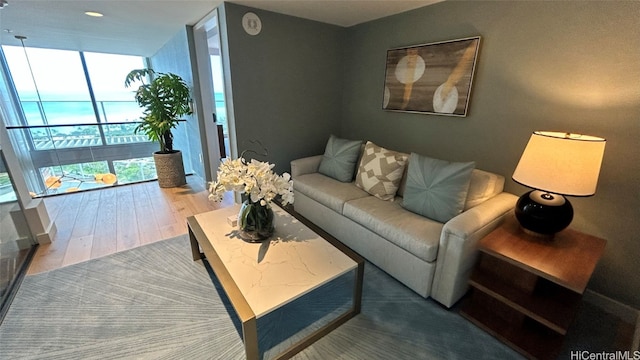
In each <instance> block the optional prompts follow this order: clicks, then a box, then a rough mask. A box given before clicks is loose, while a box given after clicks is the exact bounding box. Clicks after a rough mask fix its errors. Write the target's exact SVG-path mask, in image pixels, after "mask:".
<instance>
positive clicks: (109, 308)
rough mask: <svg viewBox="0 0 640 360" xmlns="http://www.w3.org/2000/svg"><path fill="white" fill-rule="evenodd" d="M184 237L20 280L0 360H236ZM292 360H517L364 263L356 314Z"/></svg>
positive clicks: (221, 304)
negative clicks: (361, 287)
mask: <svg viewBox="0 0 640 360" xmlns="http://www.w3.org/2000/svg"><path fill="white" fill-rule="evenodd" d="M230 309H231V308H230V305H229V302H228V300H227V299H226V296H225V295H224V292H223V291H222V290H221V288H220V286H219V284H217V281H216V279H215V277H214V276H213V275H212V273H211V271H210V269H209V268H208V266H206V263H205V262H203V261H195V262H194V261H193V260H192V259H191V250H190V247H189V241H188V238H187V236H180V237H177V238H173V239H168V240H164V241H160V242H156V243H153V244H149V245H145V246H142V247H139V248H135V249H132V250H128V251H124V252H121V253H116V254H113V255H110V256H106V257H104V258H100V259H95V260H90V261H87V262H84V263H80V264H76V265H72V266H68V267H65V268H61V269H57V270H53V271H50V272H47V273H42V274H37V275H29V276H27V277H26V278H25V279H24V282H23V283H22V286H21V287H20V289H19V291H18V293H17V295H16V297H15V299H14V301H13V303H12V305H11V307H10V308H9V311H8V313H7V315H6V317H5V319H4V321H3V323H2V324H1V325H0V344H1V345H0V359H244V358H245V356H244V347H243V344H242V339H241V335H240V333H239V331H238V326H237V319H234V315H233V312H232V311H230ZM294 358H295V359H385V360H386V359H520V358H521V357H520V356H519V355H518V354H517V353H515V352H514V351H513V350H511V349H510V348H508V347H507V346H505V345H503V344H502V343H500V342H499V341H497V340H496V339H494V338H493V337H491V336H490V335H488V334H487V333H485V332H483V331H482V330H480V329H478V328H476V327H475V326H474V325H472V324H471V323H469V322H468V321H467V320H465V319H464V318H462V317H461V316H460V315H458V314H457V313H456V312H455V311H451V310H446V309H444V308H443V307H442V306H440V305H439V304H437V303H435V302H434V301H431V300H425V299H423V298H421V297H420V296H418V295H416V294H415V293H413V292H412V291H411V290H409V289H408V288H406V287H405V286H403V285H402V284H400V283H399V282H397V281H396V280H394V279H393V278H391V277H389V276H388V275H387V274H386V273H384V272H383V271H381V270H379V269H378V268H376V267H375V266H373V265H372V264H370V263H366V266H365V276H364V288H363V299H362V312H361V314H359V315H357V316H356V317H355V318H353V319H351V320H349V321H348V322H347V323H345V324H344V325H342V326H340V327H339V328H338V329H336V330H334V331H333V332H331V333H330V334H329V335H327V336H325V337H324V338H322V339H320V340H319V341H317V342H316V343H314V344H313V345H311V346H310V347H308V348H307V349H305V350H303V351H302V352H300V353H299V354H297V355H296V356H295V357H294Z"/></svg>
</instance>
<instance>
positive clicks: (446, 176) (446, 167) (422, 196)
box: [402, 153, 475, 223]
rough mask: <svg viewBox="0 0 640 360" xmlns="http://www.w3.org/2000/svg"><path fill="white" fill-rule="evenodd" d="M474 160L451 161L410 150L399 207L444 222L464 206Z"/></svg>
mask: <svg viewBox="0 0 640 360" xmlns="http://www.w3.org/2000/svg"><path fill="white" fill-rule="evenodd" d="M474 168H475V163H474V162H466V163H454V162H448V161H444V160H438V159H432V158H429V157H426V156H421V155H418V154H415V153H412V154H411V156H410V157H409V168H408V170H407V185H406V189H405V191H404V197H403V199H402V206H403V207H404V208H405V209H407V210H409V211H411V212H414V213H416V214H420V215H422V216H426V217H428V218H430V219H433V220H436V221H439V222H442V223H445V222H447V221H449V220H451V219H452V218H453V217H455V216H456V215H458V214H460V213H461V212H462V210H463V209H464V203H465V200H466V198H467V191H468V190H469V182H470V181H471V172H472V171H473V169H474Z"/></svg>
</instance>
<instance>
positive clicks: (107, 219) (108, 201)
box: [91, 188, 118, 259]
mask: <svg viewBox="0 0 640 360" xmlns="http://www.w3.org/2000/svg"><path fill="white" fill-rule="evenodd" d="M99 193H100V206H99V209H98V218H97V219H96V223H95V226H94V231H93V246H92V247H91V258H92V259H95V258H99V257H101V256H105V255H109V254H113V253H115V252H116V251H117V234H116V231H117V228H118V221H117V220H118V217H117V212H118V209H117V203H116V196H117V189H116V188H107V189H103V190H100V191H99Z"/></svg>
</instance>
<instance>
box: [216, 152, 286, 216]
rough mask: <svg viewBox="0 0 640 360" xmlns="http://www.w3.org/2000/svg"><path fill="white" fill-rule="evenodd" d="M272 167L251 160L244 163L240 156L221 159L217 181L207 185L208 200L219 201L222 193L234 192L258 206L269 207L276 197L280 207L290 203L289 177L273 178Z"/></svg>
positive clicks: (275, 176) (274, 175) (272, 165)
mask: <svg viewBox="0 0 640 360" xmlns="http://www.w3.org/2000/svg"><path fill="white" fill-rule="evenodd" d="M274 166H275V165H274V164H269V163H267V162H262V161H257V160H255V159H252V160H251V161H250V162H249V163H247V161H246V160H245V159H243V158H242V157H240V158H239V159H235V160H231V159H225V160H224V161H223V162H222V163H221V164H220V167H219V168H218V180H217V181H215V182H211V183H209V200H212V201H216V202H220V201H222V197H223V196H224V193H225V192H227V191H238V192H242V193H244V194H245V195H246V196H247V197H248V198H249V199H250V200H251V202H253V203H258V202H259V203H260V205H262V206H267V205H270V204H271V201H272V200H273V199H275V197H276V196H278V195H280V196H281V197H282V198H281V199H282V205H287V204H293V180H291V175H289V174H288V173H283V174H282V175H280V176H279V175H277V174H276V173H274V172H273V170H272V169H273V167H274Z"/></svg>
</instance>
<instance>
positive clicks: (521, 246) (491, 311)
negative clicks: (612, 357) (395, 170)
mask: <svg viewBox="0 0 640 360" xmlns="http://www.w3.org/2000/svg"><path fill="white" fill-rule="evenodd" d="M605 244H606V241H605V240H603V239H600V238H597V237H595V236H591V235H587V234H584V233H581V232H579V231H575V230H572V229H565V230H563V231H561V232H559V233H557V234H556V235H555V237H554V238H553V239H552V240H549V239H545V238H541V237H536V236H533V235H530V234H527V233H525V232H524V231H523V230H522V228H520V225H519V224H518V222H517V220H516V219H515V216H513V215H511V216H507V218H506V219H505V222H504V223H503V224H502V225H501V226H500V227H498V228H497V229H496V230H494V231H493V232H491V233H490V234H489V235H487V236H486V237H484V238H483V239H482V240H480V244H479V246H480V259H479V261H478V264H477V265H476V268H475V269H474V272H473V274H472V276H471V279H470V285H471V289H472V290H471V291H472V293H471V296H470V297H469V298H467V299H466V300H465V302H464V303H463V305H462V308H461V314H462V315H463V316H464V317H466V318H467V319H469V320H470V321H472V322H473V323H475V324H476V325H478V326H479V327H481V328H483V329H485V330H486V331H487V332H489V333H490V334H492V335H493V336H495V337H497V338H498V339H500V340H501V341H503V342H505V343H506V344H508V345H509V346H511V347H513V348H514V349H516V350H517V351H519V352H520V353H522V354H523V355H525V356H527V357H529V358H533V359H553V358H555V357H556V356H557V355H558V353H559V351H560V349H561V347H562V341H563V339H564V335H565V334H566V333H567V329H568V328H569V325H570V324H571V321H572V320H573V318H574V317H575V315H576V311H577V307H578V305H579V303H580V300H581V298H582V294H583V293H584V290H585V288H586V286H587V283H588V282H589V279H590V278H591V274H592V273H593V270H594V269H595V266H596V264H597V262H598V260H599V259H600V257H601V256H602V253H603V252H604V247H605Z"/></svg>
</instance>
